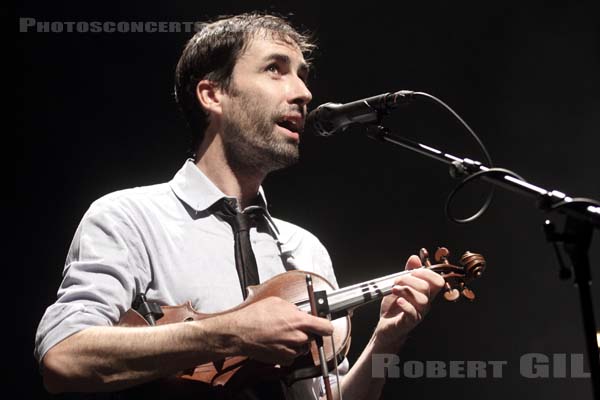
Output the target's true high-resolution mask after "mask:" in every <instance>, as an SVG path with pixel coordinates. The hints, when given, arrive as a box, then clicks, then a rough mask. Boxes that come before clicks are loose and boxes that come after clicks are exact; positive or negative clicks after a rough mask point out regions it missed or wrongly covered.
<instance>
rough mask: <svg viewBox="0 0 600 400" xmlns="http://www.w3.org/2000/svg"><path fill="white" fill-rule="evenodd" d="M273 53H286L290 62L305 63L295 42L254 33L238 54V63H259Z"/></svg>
mask: <svg viewBox="0 0 600 400" xmlns="http://www.w3.org/2000/svg"><path fill="white" fill-rule="evenodd" d="M274 54H284V55H287V56H288V57H289V58H290V61H291V63H292V64H298V65H305V64H306V61H305V60H304V56H303V55H302V51H301V50H300V47H299V46H298V45H297V44H296V43H295V42H293V41H292V40H284V39H283V38H277V37H270V36H267V35H255V36H254V37H252V38H251V39H250V40H249V42H248V45H247V46H246V48H245V50H244V51H243V53H242V54H241V55H240V57H239V59H238V64H240V63H260V62H262V61H265V60H267V59H269V57H270V56H272V55H274Z"/></svg>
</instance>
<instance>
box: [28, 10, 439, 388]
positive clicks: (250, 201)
mask: <svg viewBox="0 0 600 400" xmlns="http://www.w3.org/2000/svg"><path fill="white" fill-rule="evenodd" d="M311 48H312V45H311V44H310V43H309V42H308V41H307V38H306V37H305V36H304V35H302V34H300V33H298V32H297V31H295V30H294V29H293V28H292V27H291V26H290V25H289V24H288V23H287V22H286V21H284V20H283V19H280V18H278V17H274V16H268V15H256V14H244V15H239V16H235V17H231V18H226V19H221V20H219V21H216V22H213V23H210V24H207V25H205V26H204V28H203V29H202V30H201V31H200V32H198V33H197V34H196V35H195V36H194V37H193V38H192V39H191V40H190V41H189V42H188V44H187V46H186V48H185V49H184V51H183V54H182V56H181V58H180V61H179V63H178V66H177V71H176V84H175V89H176V96H177V100H178V102H179V104H180V105H181V108H182V110H183V112H184V114H185V115H186V117H187V119H188V122H189V124H190V126H191V127H192V130H193V133H194V135H195V136H194V138H195V142H194V143H195V145H194V148H195V150H196V153H195V154H196V155H195V159H194V160H188V161H187V162H186V163H185V165H184V166H183V167H182V169H181V170H180V171H179V172H178V173H177V174H176V175H175V177H174V178H173V180H172V181H171V182H169V183H166V184H161V185H155V186H149V187H143V188H135V189H130V190H125V191H119V192H116V193H112V194H110V195H108V196H105V197H103V198H101V199H99V200H97V201H96V202H94V203H93V204H92V206H91V207H90V209H89V210H88V212H87V213H86V215H85V216H84V217H83V219H82V221H81V223H80V226H79V228H78V230H77V232H76V234H75V237H74V239H73V243H72V245H71V248H70V250H69V254H68V256H67V260H66V266H65V270H64V279H63V282H62V284H61V287H60V289H59V291H58V300H57V302H56V303H55V304H53V305H51V306H50V307H48V309H47V310H46V313H45V315H44V317H43V318H42V321H41V322H40V326H39V328H38V333H37V336H36V357H37V358H38V360H39V362H40V363H41V366H42V371H43V376H44V383H45V385H46V387H47V389H48V390H49V391H50V392H54V393H56V392H71V391H75V392H99V391H102V392H106V391H121V390H123V389H128V388H133V387H138V386H139V385H141V384H143V383H147V382H151V381H153V382H157V380H159V378H165V377H169V376H173V375H175V374H177V373H178V372H180V371H183V370H186V369H189V368H192V367H194V366H196V365H200V364H203V363H207V362H211V361H219V360H221V359H223V358H225V357H228V356H235V355H243V356H247V357H249V358H251V359H254V360H258V361H261V362H265V363H270V364H281V365H289V364H290V363H291V362H292V361H293V360H294V359H295V358H296V357H298V356H300V355H302V354H305V353H306V351H307V350H308V344H309V343H310V340H311V337H313V336H314V335H329V334H331V332H332V329H333V328H332V324H331V323H330V322H329V321H327V320H326V319H323V318H318V317H313V316H311V315H308V314H306V313H303V312H301V311H299V310H298V309H297V308H296V307H295V306H294V305H292V304H291V303H289V302H287V301H285V300H282V299H280V298H274V297H271V298H267V299H265V300H261V301H258V302H256V303H253V304H252V305H249V306H247V307H245V308H243V309H239V310H237V311H232V312H226V313H224V314H220V315H219V316H215V317H212V318H208V319H204V320H201V321H193V322H186V323H175V324H166V325H161V326H154V327H139V328H138V327H120V326H114V325H116V324H117V323H118V321H119V319H120V318H121V316H122V315H123V314H124V313H125V312H126V311H127V309H129V308H130V307H131V304H132V302H133V300H134V299H135V298H136V296H137V295H139V294H145V295H146V297H147V298H148V300H150V301H153V302H157V303H159V304H161V305H178V304H183V303H185V302H186V301H191V302H192V304H193V305H194V307H195V308H196V309H197V310H198V311H200V312H203V313H215V312H220V311H226V310H228V309H231V308H233V307H234V306H236V305H238V304H239V303H241V302H242V301H243V298H244V292H243V290H242V288H243V287H245V286H246V285H245V284H244V282H247V279H250V278H249V276H250V275H251V274H252V271H250V270H248V271H246V270H240V269H239V265H240V263H241V264H244V263H245V262H246V261H243V260H241V261H240V259H244V257H246V256H243V255H240V254H239V253H238V250H239V249H238V246H239V245H238V242H237V241H236V242H235V245H232V243H234V241H233V240H232V236H233V232H232V228H231V227H230V223H229V222H227V221H226V217H225V214H223V213H222V211H221V210H222V209H223V208H226V209H227V208H228V209H229V210H230V211H231V210H232V209H233V210H234V212H237V213H238V214H239V213H240V211H242V210H243V211H244V212H250V211H257V212H258V215H259V218H258V222H257V223H258V226H257V227H253V228H251V229H250V237H251V239H252V249H253V253H254V255H255V259H256V265H257V266H256V267H257V273H258V275H259V276H258V278H259V280H260V281H261V282H263V281H265V280H267V279H268V278H270V277H272V276H274V275H277V274H279V273H282V272H285V271H286V270H290V269H303V270H308V271H311V272H315V273H318V274H319V275H322V276H324V277H325V278H327V279H329V280H330V281H331V282H332V283H333V284H335V276H334V274H333V270H332V268H331V261H330V259H329V256H328V255H327V252H326V250H325V249H324V247H323V246H322V244H321V243H320V242H319V241H318V240H317V239H316V238H315V237H314V236H313V235H312V234H310V233H309V232H307V231H305V230H303V229H301V228H299V227H297V226H295V225H292V224H290V223H287V222H284V221H281V220H277V219H273V218H271V217H270V216H269V214H268V212H267V211H266V202H265V198H264V194H263V193H262V189H261V187H260V185H261V182H262V181H263V180H264V178H265V177H266V175H267V174H268V173H269V172H271V171H273V170H276V169H279V168H283V167H285V166H288V165H290V164H292V163H294V162H296V161H297V159H298V143H299V140H300V134H301V132H302V130H303V124H304V118H305V115H306V107H307V104H308V103H309V102H310V100H311V93H310V91H309V90H308V88H307V86H306V81H307V77H308V70H309V66H308V63H307V61H306V60H305V56H304V54H308V52H309V51H310V50H311ZM234 247H235V248H236V250H234ZM244 265H245V264H244ZM418 266H420V262H419V260H418V258H417V257H416V256H412V257H411V258H409V260H408V262H407V266H406V267H407V268H410V269H413V268H416V267H418ZM236 268H237V269H236ZM240 285H241V286H240ZM442 286H443V279H442V278H441V277H440V276H438V275H437V274H435V273H433V272H431V271H427V270H419V271H415V272H414V273H413V274H412V275H411V276H406V277H403V278H402V279H399V280H398V282H397V286H395V287H394V291H393V293H392V295H390V296H387V297H386V298H385V299H384V300H383V302H382V305H381V318H380V320H379V323H378V325H377V327H376V329H375V332H374V334H373V337H372V340H371V341H370V342H369V344H368V345H367V347H366V348H365V349H364V351H363V353H362V355H361V356H360V357H359V359H358V360H357V361H356V362H355V364H354V365H353V366H352V368H351V369H350V370H349V371H348V372H347V373H346V374H345V376H344V377H343V379H342V381H341V389H342V392H343V395H344V398H345V399H367V398H378V397H379V394H380V391H381V388H382V386H383V383H384V382H383V380H382V379H373V378H371V355H372V354H374V353H395V352H397V351H398V350H399V348H400V346H401V345H402V343H403V341H404V340H405V338H406V335H407V333H408V332H409V331H410V330H411V329H412V328H414V326H415V325H416V324H417V323H418V322H419V321H420V320H421V319H422V317H423V316H424V315H425V313H426V312H427V309H428V307H429V304H430V302H431V301H432V300H433V298H434V297H435V296H436V294H437V293H438V292H439V291H440V289H441V288H442ZM315 382H316V380H315V381H311V380H305V381H303V382H300V383H299V384H295V385H293V386H292V388H286V389H285V390H284V392H285V394H283V393H282V395H286V396H287V397H288V398H301V399H306V398H315V397H317V396H319V395H322V392H321V393H319V390H318V386H316V385H315ZM260 390H262V389H257V392H256V393H262V394H261V395H262V396H263V398H271V396H274V395H273V393H274V392H261V391H260ZM268 390H271V389H268ZM277 390H278V389H277ZM334 392H335V391H334ZM265 393H270V394H265ZM278 393H279V392H278ZM243 396H248V397H243ZM252 396H256V394H252V393H244V394H240V398H256V397H252ZM259 396H260V395H259Z"/></svg>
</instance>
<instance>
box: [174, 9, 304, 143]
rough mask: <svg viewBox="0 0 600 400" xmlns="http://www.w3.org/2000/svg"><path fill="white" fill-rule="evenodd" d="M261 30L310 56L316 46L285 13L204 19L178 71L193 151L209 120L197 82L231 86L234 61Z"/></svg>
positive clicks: (177, 89)
mask: <svg viewBox="0 0 600 400" xmlns="http://www.w3.org/2000/svg"><path fill="white" fill-rule="evenodd" d="M259 33H260V34H263V33H264V34H265V35H268V36H271V37H273V38H276V39H278V40H283V41H285V42H290V43H293V44H296V45H297V46H298V47H299V48H300V51H301V52H302V53H303V55H304V57H305V58H306V59H307V60H308V59H309V58H310V54H311V52H312V50H314V48H315V47H316V46H315V44H314V41H313V39H312V37H311V36H310V34H308V33H306V32H299V31H297V30H296V29H295V28H293V27H292V26H291V24H290V23H289V22H288V21H287V20H286V19H285V18H284V17H282V16H277V15H272V14H263V13H257V12H254V13H246V14H240V15H235V16H226V17H220V18H219V19H217V20H215V21H211V22H205V23H202V24H201V25H200V30H199V31H198V32H197V33H196V34H195V35H194V36H193V37H192V38H191V39H190V40H189V41H188V43H187V44H186V46H185V48H184V50H183V53H182V55H181V57H180V58H179V62H178V63H177V68H176V71H175V99H176V101H177V103H178V104H179V107H180V108H181V111H182V112H183V115H184V117H185V119H186V121H187V123H188V125H189V127H190V128H191V134H192V140H191V151H192V152H193V153H195V151H196V150H197V148H198V146H199V145H200V143H201V142H202V139H203V138H204V131H205V130H206V128H207V126H208V123H209V121H208V115H207V114H206V112H205V111H204V109H202V106H201V105H200V103H199V102H198V99H197V98H196V86H198V82H200V81H201V80H203V79H207V80H210V81H212V82H214V83H215V84H217V85H218V86H219V87H220V88H221V89H223V90H228V89H229V87H230V84H231V74H232V72H233V67H234V66H235V63H236V62H237V60H238V58H239V57H240V56H241V55H242V54H243V52H244V51H245V50H246V48H247V46H248V44H249V43H250V41H251V39H253V38H254V37H255V36H256V35H257V34H259Z"/></svg>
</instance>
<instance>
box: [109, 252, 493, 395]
mask: <svg viewBox="0 0 600 400" xmlns="http://www.w3.org/2000/svg"><path fill="white" fill-rule="evenodd" d="M448 254H449V251H448V249H446V248H444V247H441V248H438V250H437V251H436V253H435V256H434V257H435V260H436V261H437V262H439V263H438V264H435V265H432V264H431V262H430V261H429V255H428V252H427V250H425V249H421V251H420V253H419V255H420V258H421V261H422V265H423V267H422V268H427V269H430V270H433V271H435V272H437V273H439V274H440V275H441V276H442V277H444V279H445V280H446V288H445V292H444V298H445V299H446V300H449V301H455V300H457V299H458V298H459V297H460V296H461V295H462V296H463V297H465V298H467V299H468V300H473V299H474V298H475V294H474V293H473V292H472V291H471V290H470V289H469V288H468V287H467V284H469V283H470V282H471V281H472V280H473V279H475V278H478V277H479V276H481V274H482V273H483V271H484V269H485V260H484V258H483V257H482V256H481V255H480V254H476V253H471V252H466V253H465V254H464V255H463V256H462V257H461V259H460V262H459V263H460V266H455V265H452V264H450V263H449V262H448V259H447V256H448ZM411 272H412V271H402V272H399V273H395V274H391V275H387V276H384V277H381V278H376V279H373V280H370V281H366V282H362V283H358V284H356V285H352V286H348V287H345V288H341V289H335V288H334V287H333V286H332V285H331V284H330V283H329V282H327V280H326V279H325V278H323V277H321V276H319V275H317V274H314V273H311V272H306V271H288V272H285V273H282V274H280V275H277V276H275V277H273V278H271V279H269V280H267V281H265V282H263V283H261V284H260V285H257V286H250V287H248V297H247V299H246V300H245V301H244V302H243V303H241V304H240V305H238V306H237V307H235V308H233V309H230V310H227V311H224V312H222V313H215V314H203V313H199V312H197V311H196V310H195V309H194V308H193V307H192V305H191V303H189V302H188V303H186V304H182V305H178V306H162V307H161V310H162V313H163V316H162V317H161V318H160V319H158V320H157V321H156V325H164V324H172V323H185V322H189V321H199V320H203V319H207V318H213V317H215V316H218V315H222V314H225V313H229V312H232V311H236V310H241V309H243V308H245V307H247V306H248V305H250V304H253V303H255V302H257V301H260V300H262V299H265V298H267V297H272V296H275V297H280V298H282V299H284V300H287V301H289V302H291V303H293V304H296V306H297V307H298V308H299V309H300V310H302V311H305V312H311V308H310V304H309V300H308V293H307V285H306V276H307V274H308V275H310V277H311V278H312V282H313V287H314V290H315V291H326V292H327V295H326V297H327V303H328V314H329V315H330V317H331V319H332V323H333V326H334V332H333V336H332V337H333V342H334V345H333V346H332V344H331V340H330V338H324V339H325V340H324V341H323V344H324V350H325V355H326V357H325V359H326V360H327V364H328V365H327V366H328V369H332V368H334V367H335V365H336V364H338V363H340V362H341V361H343V359H344V358H345V357H346V355H347V353H348V350H349V348H350V317H351V315H352V311H353V310H354V309H355V308H357V307H360V306H362V305H364V304H367V303H370V302H372V301H376V300H379V299H381V298H383V297H384V296H387V295H389V294H390V293H391V292H392V287H393V286H394V284H395V281H396V279H398V278H399V277H400V276H402V275H405V274H410V273H411ZM118 325H119V326H144V325H149V323H148V322H147V321H146V319H145V318H144V317H143V316H142V315H140V314H139V313H138V312H136V311H134V310H133V309H130V310H128V311H127V312H126V313H125V314H124V315H123V316H122V318H121V319H120V321H119V324H118ZM320 374H321V368H320V362H319V354H318V350H317V347H316V345H315V343H314V341H313V342H312V344H311V351H310V352H309V353H308V354H307V355H305V356H302V357H298V358H297V359H296V360H295V362H294V363H293V364H292V365H290V366H279V365H270V364H265V363H261V362H258V361H256V360H252V359H249V358H247V357H242V356H238V357H228V358H225V359H223V360H218V361H213V362H209V363H206V364H202V365H198V366H196V367H195V368H193V369H190V370H187V371H182V372H181V373H180V374H178V375H177V378H182V379H184V380H187V381H196V382H198V383H202V385H201V386H204V387H208V388H211V387H212V388H220V389H223V388H226V390H228V391H229V390H231V391H232V392H234V391H236V390H239V389H240V388H244V387H246V386H247V385H248V384H249V383H253V382H256V381H257V380H263V381H264V380H270V379H280V380H282V381H283V382H285V383H286V384H287V385H291V384H292V383H294V382H296V381H298V380H301V379H306V378H312V377H316V376H319V375H320ZM179 380H180V381H181V379H179Z"/></svg>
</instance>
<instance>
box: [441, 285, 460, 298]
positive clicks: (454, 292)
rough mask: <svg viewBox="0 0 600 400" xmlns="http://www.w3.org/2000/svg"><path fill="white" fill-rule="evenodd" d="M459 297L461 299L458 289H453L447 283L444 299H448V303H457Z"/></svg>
mask: <svg viewBox="0 0 600 400" xmlns="http://www.w3.org/2000/svg"><path fill="white" fill-rule="evenodd" d="M459 297H460V292H459V291H458V289H455V288H453V287H451V286H450V284H449V283H448V282H446V285H445V291H444V299H446V300H447V301H456V300H458V298H459Z"/></svg>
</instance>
